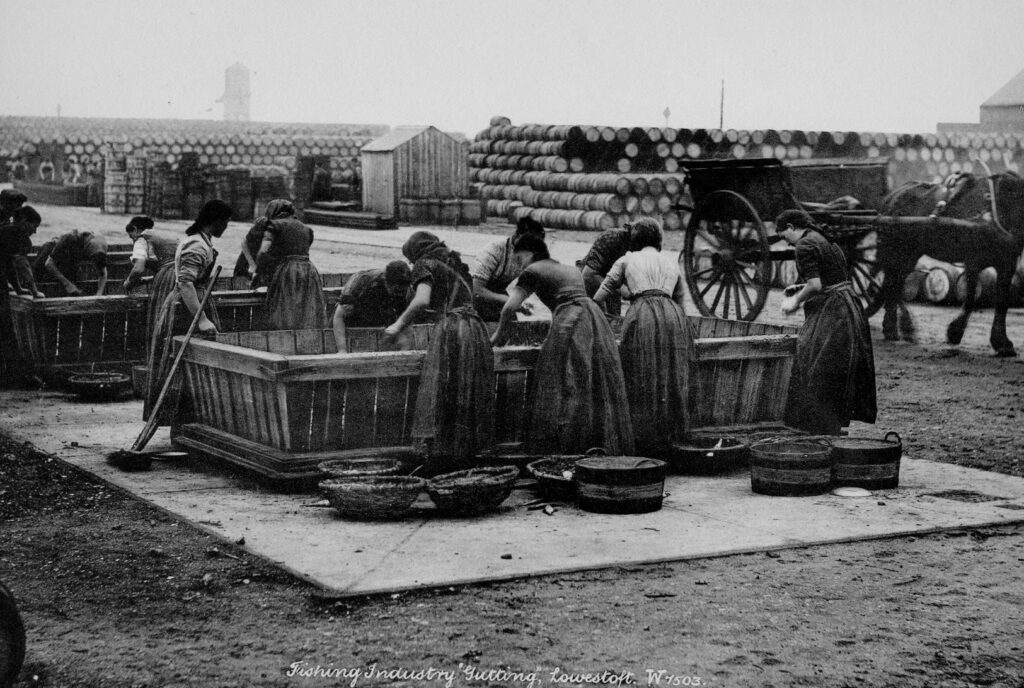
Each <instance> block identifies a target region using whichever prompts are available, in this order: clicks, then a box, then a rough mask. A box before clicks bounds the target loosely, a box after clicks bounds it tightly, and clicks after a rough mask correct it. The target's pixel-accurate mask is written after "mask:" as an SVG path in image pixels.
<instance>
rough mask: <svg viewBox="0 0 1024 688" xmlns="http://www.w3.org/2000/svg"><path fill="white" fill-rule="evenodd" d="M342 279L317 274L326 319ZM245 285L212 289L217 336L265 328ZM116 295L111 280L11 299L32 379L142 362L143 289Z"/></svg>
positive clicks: (259, 298) (260, 300) (222, 282)
mask: <svg viewBox="0 0 1024 688" xmlns="http://www.w3.org/2000/svg"><path fill="white" fill-rule="evenodd" d="M347 277H348V275H347V274H326V275H322V278H323V282H324V292H325V296H326V297H327V315H328V317H330V315H331V314H332V313H333V312H334V306H335V304H336V302H337V295H338V292H339V291H340V289H341V286H342V284H343V283H344V281H345V279H347ZM248 285H249V280H248V279H247V278H237V277H225V278H221V279H219V280H218V281H217V284H216V285H215V286H214V292H213V296H212V298H213V301H214V303H215V304H216V307H217V314H218V316H219V317H220V323H221V331H223V332H241V331H249V330H261V329H264V328H265V327H266V312H265V308H264V304H265V301H266V294H265V293H264V292H263V291H252V290H250V289H248ZM80 286H82V287H83V291H85V292H86V293H90V289H89V288H90V287H91V291H95V288H96V287H95V283H87V284H82V285H80ZM119 291H122V289H121V282H120V281H111V282H108V283H107V289H106V294H108V295H105V296H78V297H59V296H58V297H53V298H41V299H32V298H29V297H26V296H12V297H11V299H10V310H11V319H12V321H13V326H14V332H15V341H16V343H17V347H18V351H19V353H20V354H21V356H22V357H23V358H26V359H28V360H31V361H32V363H33V366H34V368H35V372H36V374H37V375H39V376H40V377H42V378H43V379H46V380H48V381H50V382H52V383H60V382H62V381H63V380H64V378H66V377H67V375H69V374H70V373H74V372H95V371H107V370H116V371H120V372H130V368H131V366H133V365H139V364H142V363H144V362H145V359H146V354H147V351H148V346H149V342H147V341H146V309H147V306H148V303H149V294H148V285H144V286H142V287H139V288H137V289H135V290H133V293H131V294H123V293H120V294H119V293H117V292H119ZM44 293H46V292H44ZM51 293H52V292H51ZM58 293H59V292H58Z"/></svg>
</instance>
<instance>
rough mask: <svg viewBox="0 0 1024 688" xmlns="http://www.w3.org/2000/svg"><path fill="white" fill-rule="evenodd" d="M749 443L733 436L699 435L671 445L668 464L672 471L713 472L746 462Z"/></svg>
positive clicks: (744, 464) (686, 473)
mask: <svg viewBox="0 0 1024 688" xmlns="http://www.w3.org/2000/svg"><path fill="white" fill-rule="evenodd" d="M749 450H750V447H749V445H747V444H745V443H744V442H741V441H740V440H738V439H735V438H733V437H717V436H714V435H706V436H705V435H699V436H694V437H691V438H690V439H688V440H687V441H686V442H681V443H679V444H673V445H672V452H671V453H670V454H669V457H668V458H669V462H668V463H669V466H670V468H671V470H672V472H673V473H682V474H684V475H712V474H716V473H726V472H728V471H732V470H736V469H738V468H741V467H745V466H746V465H747V457H748V456H749V455H750V451H749Z"/></svg>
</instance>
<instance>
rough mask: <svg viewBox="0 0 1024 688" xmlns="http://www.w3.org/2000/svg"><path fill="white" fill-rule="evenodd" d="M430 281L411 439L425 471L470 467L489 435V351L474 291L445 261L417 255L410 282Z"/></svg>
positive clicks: (491, 405)
mask: <svg viewBox="0 0 1024 688" xmlns="http://www.w3.org/2000/svg"><path fill="white" fill-rule="evenodd" d="M423 282H426V283H429V284H430V286H431V291H430V306H429V307H430V309H431V310H433V311H435V312H436V313H437V316H436V317H437V320H436V324H435V325H434V327H433V330H432V331H431V335H430V345H429V346H428V348H427V353H426V356H425V357H424V359H423V370H422V372H421V373H420V383H419V391H418V392H417V395H416V411H415V415H414V418H413V424H412V433H411V434H412V438H413V442H414V445H415V446H416V448H417V449H418V450H419V451H420V452H421V453H422V454H423V455H424V456H425V458H426V459H427V470H426V472H427V473H428V474H437V473H445V472H449V471H456V470H461V469H464V468H469V467H471V466H472V465H473V459H474V456H475V455H476V454H478V453H480V452H481V451H484V450H486V449H487V448H488V447H490V446H491V444H492V442H493V439H494V354H493V352H492V350H491V342H490V338H489V337H488V335H487V329H486V327H485V326H484V323H483V321H482V320H481V319H480V316H478V315H477V313H476V311H475V310H474V309H473V291H472V289H470V287H469V284H467V283H466V281H465V279H464V278H462V277H461V276H460V275H459V273H457V272H456V271H455V269H453V268H452V267H451V266H450V265H449V263H448V262H447V261H443V260H441V259H440V258H439V257H421V258H419V259H417V260H416V262H415V263H414V264H413V268H412V284H413V289H415V288H416V287H417V286H418V285H419V284H420V283H423Z"/></svg>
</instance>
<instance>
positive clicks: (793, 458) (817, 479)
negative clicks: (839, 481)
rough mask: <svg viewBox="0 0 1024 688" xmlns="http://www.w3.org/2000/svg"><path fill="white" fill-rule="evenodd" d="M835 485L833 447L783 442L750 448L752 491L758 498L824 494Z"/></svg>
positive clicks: (820, 443)
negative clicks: (758, 495)
mask: <svg viewBox="0 0 1024 688" xmlns="http://www.w3.org/2000/svg"><path fill="white" fill-rule="evenodd" d="M831 481H832V458H831V447H830V446H829V443H828V442H826V441H824V440H820V439H791V438H781V439H769V440H763V441H761V442H755V443H754V444H752V445H750V487H751V489H752V490H753V491H754V492H756V493H758V494H764V495H775V496H798V495H816V494H823V493H825V492H828V491H829V489H830V486H831Z"/></svg>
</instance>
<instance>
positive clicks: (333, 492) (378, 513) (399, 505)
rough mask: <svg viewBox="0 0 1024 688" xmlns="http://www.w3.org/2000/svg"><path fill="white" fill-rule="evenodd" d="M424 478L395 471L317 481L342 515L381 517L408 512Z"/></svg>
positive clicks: (380, 518)
mask: <svg viewBox="0 0 1024 688" xmlns="http://www.w3.org/2000/svg"><path fill="white" fill-rule="evenodd" d="M426 482H427V481H426V480H424V479H423V478H413V477H410V476H398V475H378V476H360V477H352V478H331V479H330V480H324V481H321V482H320V492H321V493H322V494H323V495H324V497H326V498H327V501H329V502H330V503H331V506H333V507H334V508H335V509H337V510H338V513H339V514H341V515H342V516H344V517H345V518H353V519H365V520H383V519H390V518H400V517H402V516H404V515H405V514H407V513H408V512H409V510H410V509H411V508H412V504H413V502H415V501H416V498H417V497H418V496H419V494H420V492H421V491H422V490H423V488H424V487H425V486H426Z"/></svg>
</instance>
